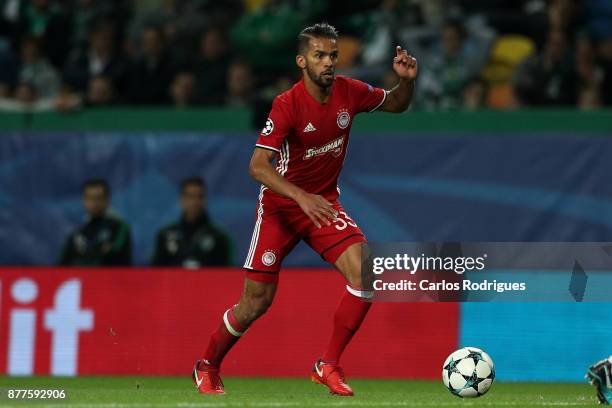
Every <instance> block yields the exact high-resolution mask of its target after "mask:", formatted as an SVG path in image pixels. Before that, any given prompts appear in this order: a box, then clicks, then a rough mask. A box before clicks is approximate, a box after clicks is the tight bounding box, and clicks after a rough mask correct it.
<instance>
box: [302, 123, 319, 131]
mask: <svg viewBox="0 0 612 408" xmlns="http://www.w3.org/2000/svg"><path fill="white" fill-rule="evenodd" d="M315 130H317V129H316V128H315V127H314V126H312V123H310V122H308V124H307V125H306V127H305V128H304V133H307V132H314V131H315Z"/></svg>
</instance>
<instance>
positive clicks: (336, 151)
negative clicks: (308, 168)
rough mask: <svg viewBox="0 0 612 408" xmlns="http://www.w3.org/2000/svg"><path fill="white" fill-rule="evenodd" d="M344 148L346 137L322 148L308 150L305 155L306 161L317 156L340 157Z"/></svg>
mask: <svg viewBox="0 0 612 408" xmlns="http://www.w3.org/2000/svg"><path fill="white" fill-rule="evenodd" d="M343 146H344V135H342V136H341V137H339V138H337V139H335V140H332V141H331V142H329V143H327V144H325V145H323V146H321V147H313V148H312V149H307V150H306V153H304V160H308V159H311V158H313V157H315V156H321V155H324V154H325V153H331V154H332V156H334V157H338V156H340V154H341V153H342V147H343Z"/></svg>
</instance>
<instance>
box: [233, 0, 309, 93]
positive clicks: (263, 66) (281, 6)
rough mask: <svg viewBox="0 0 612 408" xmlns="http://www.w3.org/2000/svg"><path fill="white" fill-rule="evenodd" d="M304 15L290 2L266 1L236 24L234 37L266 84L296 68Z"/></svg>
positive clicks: (239, 49) (240, 49)
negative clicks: (295, 60)
mask: <svg viewBox="0 0 612 408" xmlns="http://www.w3.org/2000/svg"><path fill="white" fill-rule="evenodd" d="M302 22H303V15H302V14H301V13H300V12H298V11H297V10H296V8H294V7H293V6H292V5H291V3H290V2H286V1H282V0H269V1H266V2H265V3H264V4H263V5H262V6H261V7H259V8H256V9H255V10H254V11H253V12H252V13H248V14H245V15H243V16H242V18H241V19H240V20H238V21H237V23H236V24H235V25H234V27H233V29H232V32H231V38H232V42H233V44H234V45H235V46H236V47H237V49H238V52H239V53H240V55H241V56H243V57H244V58H245V59H246V61H248V62H249V63H250V64H251V66H252V67H253V69H254V70H256V71H257V72H258V73H259V76H260V78H261V81H262V82H263V83H269V82H273V80H274V78H275V76H276V75H278V74H279V73H280V74H284V73H286V72H291V71H292V70H293V69H294V62H293V59H294V53H295V44H294V37H295V33H297V32H299V31H300V29H301V28H300V27H301V26H302Z"/></svg>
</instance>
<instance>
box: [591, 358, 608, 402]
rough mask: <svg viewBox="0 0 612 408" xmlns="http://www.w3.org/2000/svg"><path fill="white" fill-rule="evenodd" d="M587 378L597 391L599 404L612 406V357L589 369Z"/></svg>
mask: <svg viewBox="0 0 612 408" xmlns="http://www.w3.org/2000/svg"><path fill="white" fill-rule="evenodd" d="M586 378H587V380H589V382H590V383H591V384H592V385H593V386H595V388H596V389H597V399H599V403H600V404H603V405H610V404H612V356H610V357H608V358H607V359H605V360H601V361H598V362H597V363H595V364H593V365H592V366H591V367H589V370H588V371H587V373H586Z"/></svg>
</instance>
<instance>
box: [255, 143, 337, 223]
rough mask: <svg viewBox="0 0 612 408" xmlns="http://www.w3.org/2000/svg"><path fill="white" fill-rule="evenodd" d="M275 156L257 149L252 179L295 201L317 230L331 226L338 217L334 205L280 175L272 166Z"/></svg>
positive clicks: (270, 152)
mask: <svg viewBox="0 0 612 408" xmlns="http://www.w3.org/2000/svg"><path fill="white" fill-rule="evenodd" d="M275 155H276V154H275V153H274V152H273V151H270V150H266V149H260V148H255V151H254V152H253V156H252V157H251V163H250V164H249V174H250V175H251V177H253V178H254V179H255V180H257V181H258V182H260V183H261V184H263V185H264V186H266V187H268V188H269V189H270V190H272V191H274V192H275V193H277V194H280V195H282V196H284V197H288V198H290V199H292V200H293V201H295V202H296V203H297V204H298V205H299V206H300V208H301V209H302V211H304V213H305V214H306V215H307V216H308V218H310V220H311V221H312V222H313V223H314V224H315V225H316V226H317V228H321V225H322V224H326V225H331V223H332V222H333V221H335V220H336V216H337V215H338V214H337V211H336V210H335V209H334V207H333V206H332V203H330V202H329V201H327V200H326V199H325V198H323V197H322V196H320V195H316V194H310V193H307V192H306V191H304V190H302V189H301V188H299V187H298V186H296V185H295V184H293V183H291V182H289V181H287V180H286V179H285V178H284V177H282V176H281V175H280V174H278V173H277V172H276V170H274V167H273V166H272V161H273V160H274V156H275Z"/></svg>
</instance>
